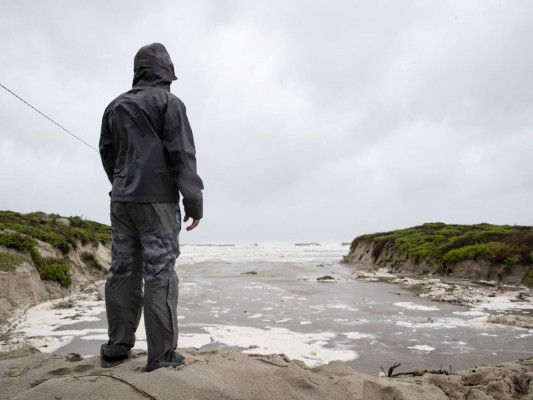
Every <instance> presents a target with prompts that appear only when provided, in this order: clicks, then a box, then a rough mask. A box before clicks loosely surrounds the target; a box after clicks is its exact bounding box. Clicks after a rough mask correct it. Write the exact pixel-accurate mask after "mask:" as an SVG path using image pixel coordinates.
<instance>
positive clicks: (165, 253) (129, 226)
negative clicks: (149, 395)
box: [103, 202, 181, 370]
mask: <svg viewBox="0 0 533 400" xmlns="http://www.w3.org/2000/svg"><path fill="white" fill-rule="evenodd" d="M180 228H181V218H180V210H179V205H178V204H177V203H121V202H112V203H111V235H112V244H113V248H112V261H111V268H110V270H109V273H108V275H107V281H106V285H105V300H106V311H107V322H108V333H109V342H108V343H107V344H106V345H104V346H103V354H104V355H106V356H110V357H116V356H121V355H125V354H127V352H128V351H129V349H130V348H132V347H133V346H134V344H135V331H136V330H137V327H138V325H139V320H140V318H141V312H142V309H143V306H144V320H145V328H146V339H147V344H148V363H147V370H152V369H155V368H157V365H158V364H159V363H167V362H175V361H179V358H180V357H181V356H180V355H178V354H176V352H175V350H176V347H177V342H178V320H177V314H176V313H177V306H178V277H177V275H176V272H175V271H174V265H175V263H176V258H177V257H178V256H179V244H178V235H179V231H180ZM143 280H144V299H143Z"/></svg>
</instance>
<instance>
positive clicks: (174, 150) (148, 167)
mask: <svg viewBox="0 0 533 400" xmlns="http://www.w3.org/2000/svg"><path fill="white" fill-rule="evenodd" d="M173 80H176V77H175V75H174V65H173V64H172V61H171V59H170V56H169V55H168V52H167V50H166V49H165V47H164V46H163V45H162V44H159V43H153V44H150V45H148V46H144V47H142V48H141V49H140V50H139V51H138V52H137V54H136V55H135V61H134V77H133V89H132V90H130V91H128V92H126V93H123V94H121V95H120V96H119V97H117V98H116V99H115V100H113V101H112V102H111V104H109V106H108V107H107V108H106V110H105V112H104V116H103V119H102V131H101V135H100V156H101V158H102V164H103V166H104V169H105V171H106V173H107V176H108V178H109V181H110V182H111V183H112V185H113V189H112V191H111V201H121V202H136V203H166V202H174V201H178V200H179V193H178V192H181V194H182V195H183V206H184V208H185V214H186V215H188V216H189V217H191V218H193V219H200V218H202V216H203V208H202V207H203V202H202V189H203V183H202V179H201V178H200V177H199V176H198V174H197V173H196V155H195V154H196V151H195V147H194V139H193V135H192V130H191V127H190V125H189V121H188V119H187V115H186V111H185V105H184V104H183V103H182V101H181V100H180V99H178V98H177V97H176V96H174V95H173V94H172V93H170V84H171V83H172V81H173Z"/></svg>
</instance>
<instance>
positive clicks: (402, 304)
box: [394, 301, 440, 311]
mask: <svg viewBox="0 0 533 400" xmlns="http://www.w3.org/2000/svg"><path fill="white" fill-rule="evenodd" d="M394 305H395V306H397V307H403V308H407V309H409V310H418V311H439V310H440V309H439V308H438V307H437V306H431V307H428V306H423V305H420V304H416V303H413V302H410V301H399V302H397V303H394Z"/></svg>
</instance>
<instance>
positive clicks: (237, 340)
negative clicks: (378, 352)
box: [204, 325, 358, 367]
mask: <svg viewBox="0 0 533 400" xmlns="http://www.w3.org/2000/svg"><path fill="white" fill-rule="evenodd" d="M204 330H206V331H207V332H209V334H210V335H211V337H212V339H213V340H214V341H217V342H220V343H224V344H226V345H229V346H240V347H246V348H249V350H245V351H244V352H245V353H250V354H272V353H285V354H286V355H287V356H288V357H289V358H292V359H298V360H302V361H303V362H305V363H306V364H307V365H308V366H309V367H315V366H318V365H321V364H326V363H328V362H330V361H333V360H342V361H350V360H354V359H356V358H358V354H357V353H356V352H355V351H352V350H346V349H332V348H326V347H324V346H326V345H327V344H328V343H329V341H330V340H332V339H334V338H335V337H336V334H335V333H332V332H313V333H299V332H294V331H291V330H289V329H285V328H277V327H267V328H265V329H258V328H252V327H246V326H226V325H214V326H208V327H205V328H204Z"/></svg>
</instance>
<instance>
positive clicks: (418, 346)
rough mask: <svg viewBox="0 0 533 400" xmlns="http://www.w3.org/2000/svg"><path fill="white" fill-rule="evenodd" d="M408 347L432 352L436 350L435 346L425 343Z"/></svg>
mask: <svg viewBox="0 0 533 400" xmlns="http://www.w3.org/2000/svg"><path fill="white" fill-rule="evenodd" d="M408 349H413V350H420V351H427V352H430V351H433V350H435V347H431V346H428V345H425V344H417V345H416V346H409V347H408Z"/></svg>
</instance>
